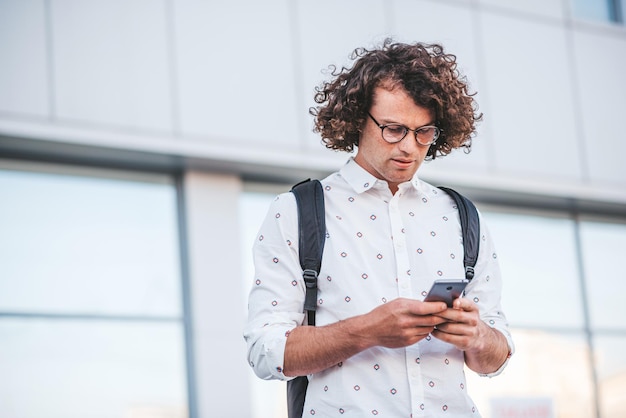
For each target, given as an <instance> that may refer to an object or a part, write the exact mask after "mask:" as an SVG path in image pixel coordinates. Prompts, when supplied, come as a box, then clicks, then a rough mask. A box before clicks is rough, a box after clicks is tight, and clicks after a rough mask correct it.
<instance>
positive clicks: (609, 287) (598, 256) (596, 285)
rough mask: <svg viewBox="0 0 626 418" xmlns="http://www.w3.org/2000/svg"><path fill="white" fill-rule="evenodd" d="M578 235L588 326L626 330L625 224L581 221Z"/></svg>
mask: <svg viewBox="0 0 626 418" xmlns="http://www.w3.org/2000/svg"><path fill="white" fill-rule="evenodd" d="M580 236H581V246H582V253H583V264H584V267H585V279H586V286H585V287H586V291H587V298H588V303H589V316H590V320H591V327H592V328H593V329H615V330H622V331H626V322H624V318H626V304H625V303H624V295H625V294H626V270H625V269H624V258H623V257H624V249H625V248H626V224H617V223H608V222H607V223H605V222H581V224H580Z"/></svg>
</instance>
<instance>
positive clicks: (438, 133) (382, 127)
mask: <svg viewBox="0 0 626 418" xmlns="http://www.w3.org/2000/svg"><path fill="white" fill-rule="evenodd" d="M367 114H368V116H369V117H370V118H371V119H372V120H373V121H374V123H375V124H376V126H378V127H379V128H380V136H381V137H382V138H383V141H385V142H386V143H388V144H397V143H398V142H401V141H402V140H403V139H404V138H406V136H407V135H408V134H409V131H411V132H413V135H414V136H415V142H417V143H418V144H420V145H423V146H430V145H432V144H434V143H435V142H437V140H438V139H439V137H440V136H441V134H442V132H443V129H441V128H440V127H438V126H436V125H425V126H420V127H419V128H417V129H411V128H409V127H407V126H404V125H403V124H401V123H388V124H386V125H382V124H381V123H379V122H378V121H377V120H376V119H375V118H374V116H372V114H371V113H370V112H367ZM388 126H401V127H402V128H403V129H404V135H402V138H400V139H398V140H397V141H389V140H387V139H386V138H385V134H384V131H385V128H387V127H388ZM424 128H435V138H434V139H433V140H432V141H431V142H429V143H428V144H423V143H422V142H420V140H419V139H418V138H417V132H418V131H419V130H420V129H424Z"/></svg>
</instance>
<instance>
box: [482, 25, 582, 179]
mask: <svg viewBox="0 0 626 418" xmlns="http://www.w3.org/2000/svg"><path fill="white" fill-rule="evenodd" d="M482 21H483V27H482V31H483V32H482V33H483V35H482V38H483V40H484V56H485V61H486V69H485V77H486V80H487V83H489V88H488V94H489V104H490V109H489V111H490V112H491V113H492V114H493V135H494V149H495V150H496V158H495V164H496V167H497V171H498V172H499V173H500V174H503V175H517V176H519V175H523V176H524V177H529V178H537V179H541V178H546V177H548V178H550V179H552V180H555V181H578V180H580V179H581V178H582V176H583V173H582V167H581V161H580V151H579V149H578V140H577V137H576V134H577V133H576V129H575V125H576V124H575V112H574V108H575V105H574V100H575V97H574V95H573V93H572V88H571V87H572V82H571V76H572V74H571V71H570V70H571V68H570V65H569V61H568V44H567V40H566V32H565V30H564V28H563V27H562V26H560V25H558V26H555V25H550V24H546V23H543V22H541V21H532V20H524V19H518V18H512V17H506V16H497V15H493V14H489V13H484V15H483V18H482Z"/></svg>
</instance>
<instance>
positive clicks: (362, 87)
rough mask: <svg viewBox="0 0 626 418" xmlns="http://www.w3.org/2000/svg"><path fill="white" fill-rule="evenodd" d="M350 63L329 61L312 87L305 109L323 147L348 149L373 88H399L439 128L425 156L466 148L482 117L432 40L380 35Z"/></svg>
mask: <svg viewBox="0 0 626 418" xmlns="http://www.w3.org/2000/svg"><path fill="white" fill-rule="evenodd" d="M350 59H351V60H352V61H354V65H353V66H352V68H346V67H342V68H341V69H337V67H335V66H330V67H329V68H330V69H331V75H332V77H333V78H334V79H333V80H331V81H327V82H324V83H322V84H321V85H320V86H318V87H316V89H315V92H316V93H315V102H316V103H318V104H320V106H317V107H312V108H310V110H309V112H310V113H311V115H313V116H314V117H315V127H314V131H315V132H318V133H320V134H321V136H322V141H323V142H324V143H325V145H326V147H327V148H330V149H333V150H339V151H348V152H351V151H353V150H354V147H355V146H358V144H359V137H360V134H361V130H362V127H363V125H364V123H365V119H366V118H367V112H368V111H369V110H370V107H371V106H372V101H373V95H374V90H375V89H376V88H377V87H384V88H386V89H390V90H391V89H393V88H396V87H401V88H403V89H404V90H406V92H407V93H408V94H409V96H411V97H412V98H413V100H414V101H415V104H416V105H418V106H421V107H425V108H427V109H430V110H432V111H433V112H434V114H435V117H436V125H437V126H438V127H439V128H440V129H441V130H442V131H443V132H442V135H441V137H440V138H439V139H438V140H437V142H435V143H434V144H433V145H431V146H430V149H429V150H428V154H427V156H426V158H427V159H434V158H435V157H437V156H443V155H447V154H449V153H450V152H451V151H452V150H453V149H455V148H461V147H463V148H465V149H466V151H468V152H469V150H470V148H471V143H472V137H473V136H474V135H475V133H476V123H477V122H479V121H481V120H482V116H483V115H482V113H478V104H477V103H476V101H475V100H474V98H473V96H474V95H475V94H476V93H469V92H468V85H467V80H466V78H465V77H464V76H462V75H461V74H460V73H459V71H458V69H457V63H456V56H454V55H452V54H447V53H445V52H444V49H443V47H442V46H441V45H438V44H433V45H429V44H423V43H416V44H403V43H394V42H393V41H392V40H391V39H385V41H384V42H383V44H382V45H381V47H380V48H378V49H373V50H367V49H365V48H357V49H355V50H354V51H353V52H352V54H351V55H350Z"/></svg>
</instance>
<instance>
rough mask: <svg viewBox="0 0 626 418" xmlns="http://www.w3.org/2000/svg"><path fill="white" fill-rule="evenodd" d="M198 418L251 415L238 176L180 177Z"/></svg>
mask: <svg viewBox="0 0 626 418" xmlns="http://www.w3.org/2000/svg"><path fill="white" fill-rule="evenodd" d="M184 182H185V186H184V190H185V192H184V193H185V203H186V215H187V231H188V242H189V246H188V250H189V274H190V282H191V283H190V288H191V308H192V319H193V336H192V337H193V349H194V357H195V369H194V373H195V376H196V396H197V407H198V418H213V417H225V418H226V417H242V418H243V417H249V416H251V410H250V408H251V406H250V404H251V395H250V382H249V380H248V376H250V367H249V366H248V364H247V362H246V360H245V359H246V344H245V341H244V339H243V334H242V332H243V331H242V330H243V326H244V320H245V312H242V309H241V308H242V306H245V303H242V300H241V299H242V297H243V294H244V293H243V288H242V286H243V282H242V280H241V277H242V274H243V269H242V267H241V257H240V248H241V245H240V244H241V243H240V240H241V234H240V231H239V220H238V219H237V214H238V210H237V208H238V206H239V195H240V193H241V191H242V185H241V182H240V180H239V179H238V178H237V177H236V176H220V175H215V174H207V173H202V172H187V173H186V174H185V178H184Z"/></svg>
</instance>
